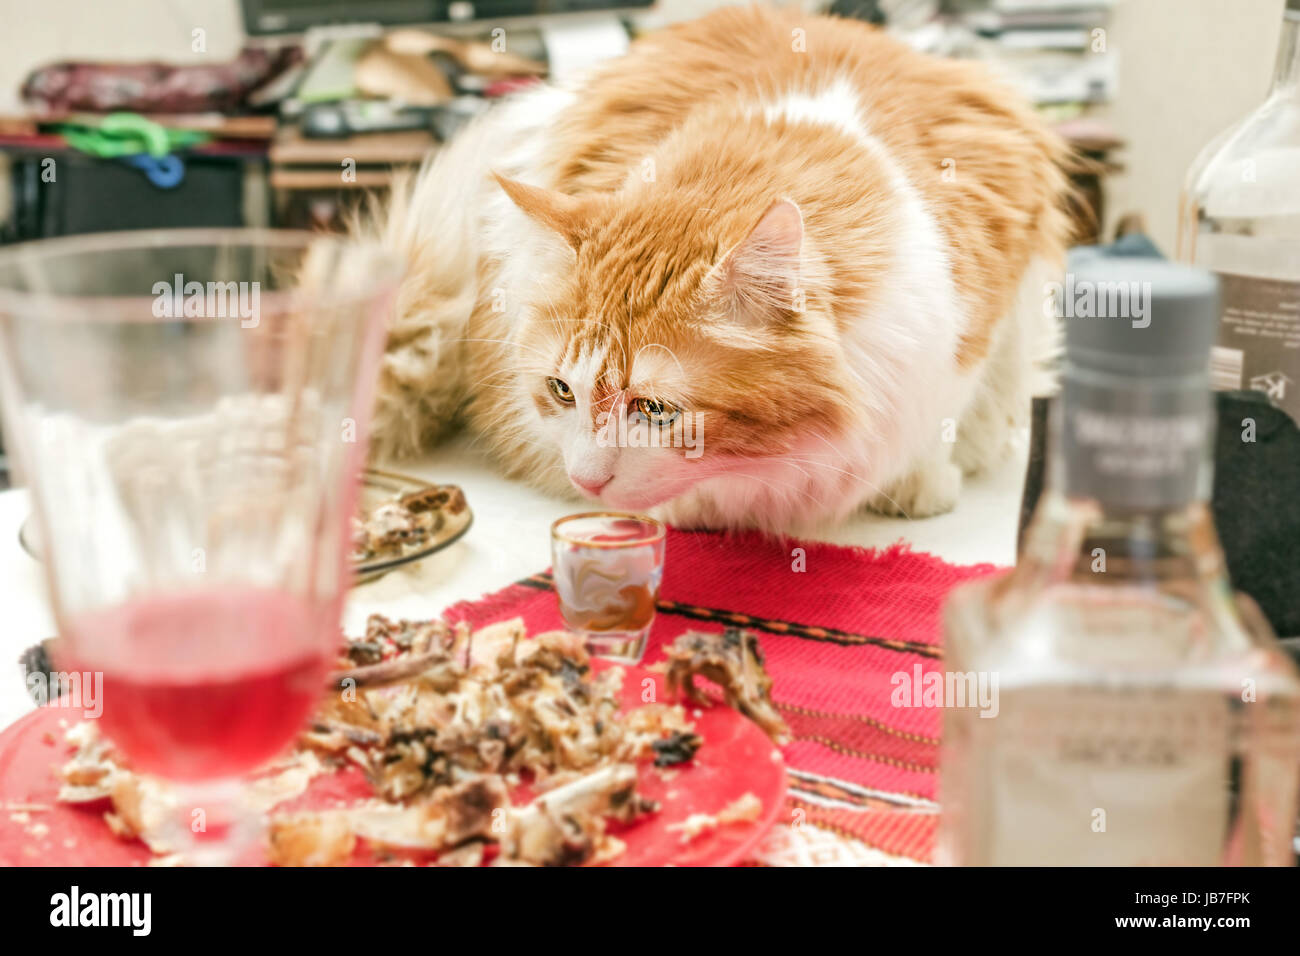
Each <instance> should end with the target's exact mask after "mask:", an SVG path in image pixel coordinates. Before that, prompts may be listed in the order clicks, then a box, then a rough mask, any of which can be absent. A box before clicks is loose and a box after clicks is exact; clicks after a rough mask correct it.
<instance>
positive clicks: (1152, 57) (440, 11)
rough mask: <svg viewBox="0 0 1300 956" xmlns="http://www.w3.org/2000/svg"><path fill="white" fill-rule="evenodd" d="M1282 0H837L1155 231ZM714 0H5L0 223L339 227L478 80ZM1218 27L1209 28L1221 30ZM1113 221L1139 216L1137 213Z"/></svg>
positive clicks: (1103, 224)
mask: <svg viewBox="0 0 1300 956" xmlns="http://www.w3.org/2000/svg"><path fill="white" fill-rule="evenodd" d="M1282 3H1283V0H835V2H829V3H828V2H805V3H804V4H803V5H804V6H805V7H806V8H808V9H810V10H820V9H830V10H832V11H833V12H836V13H839V14H841V15H844V16H852V17H858V18H862V19H867V20H870V21H873V22H877V23H880V24H882V25H883V26H884V27H886V28H887V29H889V30H891V31H894V32H896V33H897V34H899V35H900V36H902V37H904V38H905V39H907V40H908V42H910V43H912V44H914V45H915V46H918V47H920V48H923V49H926V50H930V51H933V52H937V53H940V54H944V55H951V56H962V57H975V58H980V59H983V60H987V61H989V62H991V63H993V64H994V65H995V66H996V67H997V68H998V69H1001V70H1004V71H1005V72H1006V73H1007V74H1008V75H1009V76H1011V77H1012V78H1013V80H1014V81H1015V82H1017V83H1018V84H1019V85H1020V86H1021V87H1022V88H1024V89H1025V90H1026V91H1027V92H1028V93H1029V95H1030V96H1031V97H1032V98H1033V99H1034V100H1035V102H1037V103H1038V104H1039V107H1040V108H1041V109H1042V110H1044V111H1045V112H1047V113H1048V114H1049V115H1050V116H1051V117H1052V118H1053V120H1054V121H1056V122H1057V123H1058V124H1059V126H1060V129H1061V131H1062V133H1063V134H1065V135H1066V137H1067V138H1068V139H1069V141H1070V142H1071V143H1072V144H1073V145H1074V146H1075V148H1076V149H1077V150H1078V151H1080V152H1081V153H1084V154H1086V155H1088V156H1090V157H1091V158H1094V159H1096V160H1098V164H1097V166H1096V167H1094V168H1095V169H1096V173H1095V174H1094V175H1093V176H1091V177H1090V178H1089V179H1088V181H1086V182H1082V183H1081V184H1080V185H1081V186H1082V187H1083V189H1084V191H1085V193H1086V194H1087V195H1088V197H1089V204H1090V206H1091V212H1092V213H1093V214H1095V216H1096V217H1097V222H1096V225H1094V226H1091V227H1089V226H1088V225H1087V224H1086V223H1085V224H1082V228H1081V232H1082V233H1083V235H1082V238H1084V239H1090V238H1091V239H1105V238H1109V237H1111V236H1113V234H1114V233H1115V231H1116V229H1117V228H1118V227H1120V224H1121V223H1122V222H1127V223H1128V224H1129V225H1130V226H1131V225H1132V224H1133V223H1135V222H1137V223H1140V224H1141V225H1143V226H1145V230H1146V231H1147V233H1148V234H1149V235H1150V236H1151V237H1152V238H1153V239H1154V240H1155V241H1156V243H1157V245H1159V246H1161V247H1162V248H1166V249H1170V250H1172V248H1173V246H1174V230H1175V228H1176V227H1175V223H1176V208H1177V202H1178V192H1179V188H1180V185H1181V182H1182V178H1183V174H1184V171H1185V170H1186V169H1187V168H1188V166H1189V164H1190V163H1191V161H1192V159H1193V157H1194V156H1195V155H1196V153H1197V151H1198V150H1199V149H1200V147H1202V146H1203V145H1204V144H1205V143H1206V142H1207V141H1208V140H1209V139H1211V138H1212V137H1213V136H1214V135H1215V134H1216V133H1218V132H1219V131H1220V130H1222V129H1223V128H1224V127H1225V126H1227V125H1228V124H1229V123H1231V122H1232V121H1233V120H1235V119H1236V118H1238V117H1240V116H1242V115H1243V114H1244V113H1245V112H1246V111H1247V110H1248V109H1250V108H1251V107H1252V106H1253V105H1254V104H1256V103H1258V102H1259V101H1260V99H1261V97H1262V96H1263V94H1264V92H1265V90H1266V89H1267V88H1268V83H1269V78H1270V75H1271V70H1272V66H1273V51H1274V50H1275V48H1276V43H1277V36H1278V31H1279V24H1280V22H1281V18H1280V11H1281V7H1282ZM721 5H723V4H721V3H715V2H713V0H660V2H658V3H653V4H651V3H650V2H649V0H624V2H622V3H607V2H603V0H486V2H477V3H472V2H465V0H452V2H448V0H380V2H368V3H344V2H337V0H334V2H331V0H321V2H312V0H135V2H131V3H101V2H96V0H45V2H43V3H40V4H28V3H18V2H16V0H4V2H3V3H0V8H2V9H3V21H4V22H5V24H6V29H5V30H3V31H0V241H3V242H13V241H19V240H27V239H35V238H43V237H47V236H53V235H64V234H70V233H79V232H91V231H99V230H104V229H122V228H147V227H165V226H204V225H210V226H233V225H274V226H289V227H292V226H318V227H319V226H336V225H337V224H338V223H339V221H340V217H341V214H342V213H343V212H344V211H345V210H346V208H347V206H348V205H349V204H350V203H351V202H354V201H355V200H356V199H357V198H358V196H360V195H361V194H362V193H364V192H365V191H367V190H372V189H382V188H383V186H384V184H385V183H386V182H387V180H388V178H389V177H390V176H391V174H392V171H393V170H394V169H397V168H400V167H405V166H411V165H414V164H417V163H419V161H420V160H421V159H422V158H423V157H424V156H425V155H426V154H427V152H428V151H429V150H430V149H431V148H434V147H436V146H437V144H438V143H439V142H441V141H444V140H445V139H446V138H448V137H450V136H452V135H454V134H455V131H456V130H457V129H458V128H459V127H460V126H461V125H462V124H463V123H464V122H466V121H467V120H468V119H469V118H472V117H473V116H474V115H475V114H476V113H477V112H478V111H480V110H481V109H483V108H484V107H485V105H486V104H487V103H488V102H490V101H491V100H492V99H494V98H496V97H499V96H502V95H504V94H507V93H509V92H510V91H511V90H514V89H517V88H518V87H519V86H520V85H522V84H527V83H531V82H536V81H537V80H538V79H539V78H542V77H549V78H550V79H552V80H555V81H560V82H563V81H564V79H565V78H566V77H567V76H570V75H572V74H574V73H575V72H578V71H580V70H582V69H584V68H586V67H588V66H590V65H591V64H593V63H595V62H599V61H600V60H602V59H605V58H608V57H612V56H616V55H617V54H618V53H620V52H621V51H622V50H623V49H624V48H625V47H626V45H627V43H628V42H629V39H630V38H631V37H634V36H635V35H636V34H638V33H640V32H643V31H646V30H649V29H653V28H656V27H660V26H663V25H665V24H668V23H672V22H676V21H680V20H684V19H689V18H691V17H695V16H698V15H700V14H702V13H705V12H707V11H708V10H709V9H712V8H713V7H716V6H721ZM1225 25H1226V27H1225ZM1131 217H1140V218H1139V219H1136V220H1135V219H1133V218H1131Z"/></svg>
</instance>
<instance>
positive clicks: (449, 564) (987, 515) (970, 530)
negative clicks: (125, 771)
mask: <svg viewBox="0 0 1300 956" xmlns="http://www.w3.org/2000/svg"><path fill="white" fill-rule="evenodd" d="M1025 455H1026V452H1025V442H1024V441H1021V442H1019V443H1018V444H1017V445H1016V447H1015V448H1014V449H1013V451H1012V452H1011V453H1009V454H1008V455H1007V456H1006V458H1005V459H1004V461H1003V463H1002V465H1001V466H1000V467H999V468H998V469H997V470H996V471H994V472H990V473H988V474H985V475H982V476H980V477H978V478H975V479H968V481H967V485H966V488H965V489H964V490H963V492H962V497H961V500H960V502H959V503H958V505H957V508H956V510H954V511H953V512H951V513H949V514H946V515H940V516H939V517H935V518H927V519H925V520H921V521H907V520H904V519H900V518H885V517H882V516H879V515H874V514H868V513H863V514H860V515H857V516H855V517H854V518H853V519H851V520H850V521H848V522H845V523H844V524H843V525H841V526H839V527H836V528H834V529H831V530H829V531H826V532H823V533H821V534H818V535H815V536H814V537H815V538H816V539H818V540H823V541H830V542H834V543H837V544H851V545H859V546H863V547H886V546H888V545H890V544H893V543H894V542H896V541H898V540H900V539H902V540H905V541H908V542H909V543H910V544H911V546H912V547H913V548H914V549H915V550H917V551H928V552H931V553H933V554H937V555H939V556H940V557H942V558H944V559H945V560H947V561H950V562H952V563H954V564H973V563H977V562H983V561H988V562H993V563H997V564H1011V563H1012V562H1013V561H1014V560H1015V535H1016V523H1017V518H1018V514H1019V507H1020V492H1021V486H1022V482H1023V476H1024V469H1025ZM393 467H394V469H395V470H400V471H402V472H405V473H407V474H411V475H416V476H420V477H425V478H428V479H430V480H433V481H438V482H443V483H451V484H458V485H460V486H461V488H463V489H464V491H465V495H466V498H467V500H468V501H469V505H470V507H471V508H472V509H473V511H474V524H473V527H471V528H470V530H469V532H468V533H467V534H466V535H465V537H464V538H462V539H461V540H460V541H458V542H456V543H455V544H454V545H452V546H451V547H450V548H447V549H446V550H445V551H442V552H439V553H438V554H435V555H433V556H431V557H429V558H427V559H425V560H424V561H421V562H418V563H417V564H415V565H408V566H406V567H405V568H400V569H398V570H396V571H393V572H391V573H389V574H387V575H386V576H384V577H383V578H380V579H379V580H378V581H375V582H372V583H370V584H366V585H363V586H362V587H359V588H356V589H355V590H354V591H353V592H352V594H351V596H350V598H349V601H348V606H347V610H346V612H345V616H344V627H345V628H346V629H347V630H348V632H349V633H359V631H360V630H361V628H362V626H363V625H364V622H365V619H366V617H367V616H368V615H369V614H371V613H374V612H380V613H383V614H387V615H389V616H391V617H408V618H428V617H433V616H436V615H437V614H438V613H439V612H440V611H441V610H442V609H443V608H444V607H446V606H447V605H449V604H452V603H455V602H456V601H461V600H466V599H472V598H476V597H479V596H481V595H483V594H487V593H491V592H492V591H495V590H497V589H498V588H501V587H504V586H505V585H507V584H509V583H511V582H513V581H517V580H519V579H521V578H524V577H527V576H528V575H530V574H533V573H535V572H537V571H540V570H542V569H544V568H546V567H547V566H548V565H549V564H550V553H549V552H550V540H549V527H550V524H551V522H552V521H554V520H555V519H556V518H558V517H560V516H561V515H564V514H568V513H570V512H573V511H577V510H581V505H579V504H577V503H576V502H573V501H563V500H558V499H554V498H549V497H547V496H545V495H543V494H541V493H540V492H537V491H535V490H533V489H532V488H529V487H527V486H526V485H522V484H519V483H518V482H514V481H509V480H507V479H505V478H502V477H500V476H499V475H498V474H497V473H496V471H495V470H494V469H493V468H492V466H491V464H490V463H488V462H487V461H485V460H484V458H483V457H482V455H481V454H479V452H478V451H477V450H476V449H475V448H474V447H473V445H472V443H471V442H470V441H468V440H467V439H464V438H461V439H458V440H456V441H453V442H452V443H450V444H448V445H446V446H443V447H442V448H440V449H438V450H437V451H436V452H435V453H433V454H432V455H430V456H428V457H427V458H423V459H421V460H419V461H417V462H403V463H401V464H400V465H396V466H393ZM27 514H28V501H27V493H26V492H25V491H23V490H21V489H16V490H11V491H6V492H3V493H0V607H2V608H3V609H4V610H3V613H4V617H5V626H4V628H3V629H2V630H0V727H4V726H7V725H8V724H9V723H11V722H12V721H13V720H15V719H17V718H18V717H20V716H21V715H22V714H24V713H26V712H27V711H28V710H31V709H32V707H33V706H34V705H33V703H32V701H31V699H30V697H28V695H27V692H26V689H25V687H24V685H23V682H22V680H21V677H22V671H21V669H20V668H19V666H18V664H17V660H18V657H19V655H20V654H21V653H22V652H23V650H24V649H25V648H27V647H29V646H31V645H32V644H35V643H36V642H37V641H39V640H42V639H43V638H46V637H49V636H51V635H53V634H54V622H53V616H52V615H51V613H50V609H49V604H48V601H47V598H46V586H45V578H44V575H43V573H42V569H41V566H40V564H39V563H38V562H36V561H35V560H33V559H32V558H31V557H29V556H28V555H27V553H26V552H25V551H24V550H23V549H22V548H21V546H20V545H19V543H18V529H19V527H20V526H21V525H22V523H23V521H24V519H26V517H27Z"/></svg>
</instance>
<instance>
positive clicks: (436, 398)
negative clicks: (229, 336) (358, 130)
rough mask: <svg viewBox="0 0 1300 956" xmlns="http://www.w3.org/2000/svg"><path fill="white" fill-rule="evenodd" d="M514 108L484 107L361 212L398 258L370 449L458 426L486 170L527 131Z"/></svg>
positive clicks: (413, 448)
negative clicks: (401, 267)
mask: <svg viewBox="0 0 1300 956" xmlns="http://www.w3.org/2000/svg"><path fill="white" fill-rule="evenodd" d="M519 115H520V111H519V109H518V107H517V105H514V106H512V105H503V106H501V107H497V108H495V109H493V110H491V111H489V112H488V113H487V114H486V115H485V116H482V117H480V118H479V119H477V120H476V121H474V122H473V123H472V124H471V125H470V126H469V127H468V128H466V129H464V130H462V131H461V132H460V133H459V134H458V135H457V136H456V137H455V139H453V140H452V141H451V142H450V143H449V144H448V145H447V146H445V147H443V148H442V149H440V150H439V151H438V152H436V153H434V154H433V155H431V156H430V157H429V159H428V160H426V161H425V163H424V165H423V166H422V167H421V169H420V171H419V172H418V173H416V174H413V175H412V174H409V173H408V174H402V175H399V176H398V177H397V178H396V179H395V181H394V183H393V188H392V190H391V192H390V194H389V196H388V197H387V198H386V199H384V200H382V201H379V202H376V203H372V204H371V206H370V207H369V209H368V210H367V211H366V212H365V213H363V214H362V215H361V216H360V217H358V219H357V221H356V223H355V224H354V230H353V231H354V232H355V233H357V234H361V235H364V236H366V237H368V238H373V239H377V240H379V241H380V242H381V243H383V245H385V246H386V247H387V248H389V249H391V250H393V251H394V252H396V253H397V254H398V255H399V256H401V257H402V258H403V259H404V261H405V265H406V275H405V278H404V279H403V281H402V284H401V287H400V289H399V290H398V295H397V302H396V305H395V308H394V311H393V316H392V319H391V324H390V325H389V330H388V347H387V351H386V353H385V355H384V359H383V364H382V366H381V369H380V375H379V382H378V388H377V390H376V398H375V407H374V417H373V419H372V423H371V451H372V454H374V455H375V456H376V457H379V458H401V457H409V456H410V455H413V454H415V453H417V452H419V451H422V450H424V449H427V448H428V447H430V446H431V445H433V444H435V443H436V442H437V441H438V440H439V439H441V438H442V437H444V436H445V435H446V434H447V433H448V432H450V431H451V430H453V429H454V428H455V427H457V426H458V425H459V422H460V411H461V408H462V406H463V405H464V403H465V400H466V398H467V392H468V390H469V386H470V383H469V381H468V367H469V363H468V360H467V359H468V355H467V351H468V349H467V342H466V338H465V335H466V327H467V325H468V323H469V320H470V316H471V314H472V313H473V311H474V308H475V306H476V303H477V302H478V300H479V295H480V288H479V286H480V279H481V270H480V266H481V259H482V258H483V256H484V251H483V234H482V222H481V220H482V214H483V210H484V207H485V195H486V193H487V191H488V190H489V188H491V189H496V186H495V185H494V184H492V183H491V181H490V178H489V176H488V172H489V170H490V169H493V168H496V167H497V166H498V165H499V164H500V160H501V159H502V157H503V156H506V155H508V154H509V153H510V152H511V146H512V145H514V144H517V142H518V140H519V138H520V137H521V135H523V134H524V133H525V132H527V131H525V130H521V129H520V128H519Z"/></svg>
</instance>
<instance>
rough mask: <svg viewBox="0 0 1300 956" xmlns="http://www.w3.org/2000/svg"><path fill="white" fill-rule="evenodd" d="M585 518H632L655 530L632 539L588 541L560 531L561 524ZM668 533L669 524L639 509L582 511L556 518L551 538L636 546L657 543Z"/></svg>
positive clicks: (585, 544)
mask: <svg viewBox="0 0 1300 956" xmlns="http://www.w3.org/2000/svg"><path fill="white" fill-rule="evenodd" d="M584 518H630V519H631V520H633V521H639V522H641V523H642V524H647V525H650V526H651V527H652V528H653V529H654V530H653V532H652V533H651V534H648V535H643V536H641V537H639V538H635V539H633V540H631V541H586V540H583V539H582V538H574V537H570V536H569V535H566V534H564V533H563V532H561V531H560V526H561V525H564V524H567V523H568V522H570V521H579V520H582V519H584ZM667 535H668V526H667V525H666V524H664V523H663V522H662V521H660V520H659V519H658V518H653V517H651V516H650V515H648V514H643V513H641V512H637V511H617V510H612V511H582V512H579V513H578V514H572V515H564V516H563V517H562V518H556V519H555V520H554V521H553V522H551V538H552V539H553V540H557V541H564V542H566V543H567V544H576V545H579V546H581V547H584V548H635V547H641V546H644V545H647V544H656V543H658V542H660V541H662V540H663V539H664V538H665V537H667Z"/></svg>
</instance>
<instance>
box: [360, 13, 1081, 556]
mask: <svg viewBox="0 0 1300 956" xmlns="http://www.w3.org/2000/svg"><path fill="white" fill-rule="evenodd" d="M1063 158H1064V149H1063V146H1062V145H1061V143H1060V142H1059V141H1058V140H1057V139H1056V138H1055V137H1054V136H1053V135H1052V134H1051V133H1050V132H1049V131H1048V130H1047V129H1046V127H1045V126H1044V125H1043V124H1042V123H1041V122H1040V121H1039V120H1038V119H1037V118H1036V117H1035V115H1034V114H1033V113H1032V111H1031V110H1030V109H1029V108H1028V107H1027V106H1025V105H1024V104H1023V103H1022V102H1021V101H1020V100H1019V99H1018V98H1017V97H1016V96H1015V95H1014V94H1013V93H1011V92H1009V91H1008V90H1007V89H1005V88H1003V87H1002V86H1000V85H998V84H996V83H995V82H993V81H992V80H991V79H990V78H989V77H988V75H987V74H986V73H985V72H984V71H983V70H982V69H981V68H980V67H978V66H976V65H974V64H969V63H959V62H952V61H945V60H938V59H933V58H930V57H927V56H923V55H921V54H918V53H916V52H913V51H911V50H910V49H908V48H907V47H905V46H903V45H902V44H900V43H898V42H896V41H894V40H892V39H890V38H889V37H887V36H886V35H885V34H883V33H881V32H879V31H877V30H875V29H873V28H870V27H868V26H865V25H862V24H859V23H856V22H850V21H841V20H835V19H830V18H824V17H807V16H802V15H799V14H797V13H789V12H777V11H773V10H766V9H761V8H736V9H724V10H721V11H719V12H716V13H713V14H711V15H709V16H707V17H704V18H703V19H700V20H697V21H694V22H691V23H686V24H683V25H680V26H677V27H674V28H671V29H668V30H666V31H663V32H660V33H656V34H653V35H650V36H647V37H645V38H643V39H641V40H639V41H638V42H636V43H635V44H633V46H632V49H631V51H630V52H629V53H628V54H627V55H626V56H624V57H622V58H620V59H619V60H617V61H614V62H612V63H610V64H608V65H606V66H604V67H603V68H601V69H600V70H598V71H597V72H595V73H594V74H593V75H591V76H589V77H588V78H586V79H585V80H584V82H582V83H581V84H580V85H578V86H577V87H575V88H573V89H557V88H553V87H546V88H539V89H537V90H534V91H530V92H527V93H524V94H522V95H519V96H517V97H515V98H513V99H512V100H510V101H507V102H506V103H504V104H502V105H499V106H497V107H495V108H494V109H493V110H492V111H491V112H489V113H488V114H487V115H486V116H485V117H483V118H482V119H480V120H479V121H477V122H476V123H475V124H474V125H473V126H471V127H470V128H469V129H467V130H466V131H465V132H464V133H463V134H462V135H461V136H459V137H458V138H457V139H456V140H455V141H454V142H453V143H452V144H451V145H450V146H449V147H447V148H446V149H444V150H443V151H442V152H441V153H440V154H439V155H437V156H436V157H435V159H434V160H433V161H432V162H431V163H430V164H429V165H427V166H426V168H425V169H424V170H423V171H422V172H421V174H420V176H419V177H418V180H416V181H415V182H414V183H412V184H408V185H407V186H406V187H404V188H399V189H397V190H395V193H394V196H393V198H392V200H391V202H390V203H389V205H388V206H387V208H386V209H385V211H384V212H383V214H382V215H381V216H380V217H379V219H378V220H377V222H376V223H375V226H376V227H377V230H378V232H379V234H380V235H381V236H382V238H383V240H384V241H385V242H386V243H388V244H389V245H391V246H393V247H395V248H397V249H400V250H401V251H402V252H403V253H404V254H405V255H406V256H407V257H408V260H409V263H410V265H409V274H408V277H407V279H406V281H405V283H404V285H403V286H402V288H401V290H400V294H399V301H398V303H397V311H396V315H395V317H394V320H393V324H392V326H391V329H390V338H389V348H388V353H387V356H386V360H385V363H384V368H383V371H382V376H381V381H380V388H379V398H378V401H377V405H376V410H375V421H374V441H375V449H376V452H377V453H379V454H381V455H401V454H404V453H412V452H414V451H416V450H418V449H419V448H421V447H423V446H425V445H427V444H429V443H431V442H433V441H435V440H437V439H438V438H439V437H441V436H442V435H443V434H444V433H446V432H447V431H448V430H449V429H451V428H453V427H455V426H457V425H458V424H460V423H461V422H462V421H465V422H467V423H468V425H469V427H470V428H472V429H473V430H474V431H476V432H477V433H478V434H479V435H481V436H482V437H483V438H484V439H485V440H486V443H487V444H488V446H489V447H490V448H491V450H492V452H493V454H494V455H495V457H496V458H497V459H498V460H499V461H500V463H501V465H502V467H503V468H504V469H505V471H506V472H507V473H508V474H509V475H512V476H518V477H521V478H525V479H527V480H529V481H531V482H534V483H536V484H538V485H541V486H543V487H545V488H548V489H551V490H553V491H556V492H563V493H568V494H573V492H574V490H575V489H577V490H578V491H579V492H580V493H581V494H582V495H584V496H586V497H587V498H590V499H595V500H598V501H599V502H600V504H602V505H604V506H609V507H612V508H620V509H634V510H649V511H651V512H652V513H654V514H656V515H658V516H660V517H662V518H665V519H667V520H669V521H671V522H672V523H674V524H677V525H679V526H684V527H759V528H764V529H768V530H772V531H778V532H784V531H793V530H798V529H806V528H807V527H809V526H812V525H815V524H818V523H822V522H825V521H828V520H834V519H838V518H842V517H844V516H845V515H847V514H848V513H850V512H852V511H853V510H854V509H857V508H860V507H864V506H867V507H872V508H875V509H877V510H882V511H885V512H889V513H901V514H906V515H910V516H912V517H919V516H923V515H931V514H935V513H939V512H942V511H945V510H948V509H950V508H951V507H952V506H953V504H954V503H955V501H956V499H957V496H958V492H959V490H960V487H961V484H962V476H963V473H970V472H974V471H977V470H978V469H980V468H982V467H984V466H986V465H988V464H989V463H991V462H993V461H995V460H997V459H998V458H999V457H1000V456H1001V455H1002V454H1003V453H1004V451H1005V446H1006V442H1007V440H1008V436H1009V433H1010V430H1011V429H1012V427H1013V426H1015V425H1016V424H1018V423H1021V422H1022V421H1023V420H1024V419H1025V418H1026V416H1027V410H1028V406H1029V400H1030V396H1031V390H1032V389H1033V388H1034V387H1035V376H1036V375H1037V374H1039V371H1040V367H1041V362H1042V361H1043V360H1044V359H1047V358H1049V357H1050V353H1051V352H1052V350H1053V346H1054V339H1055V336H1054V329H1053V322H1052V320H1051V319H1050V317H1049V316H1048V314H1047V311H1046V310H1045V309H1044V307H1043V302H1044V294H1043V289H1044V285H1045V283H1046V282H1048V281H1049V280H1050V279H1051V278H1052V273H1053V272H1055V271H1059V269H1060V268H1061V262H1062V257H1063V253H1064V247H1065V243H1066V239H1067V231H1068V228H1067V216H1066V215H1065V212H1064V206H1065V204H1066V196H1067V193H1068V186H1067V180H1066V177H1065V176H1064V174H1063V173H1062V171H1061V163H1062V160H1063Z"/></svg>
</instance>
